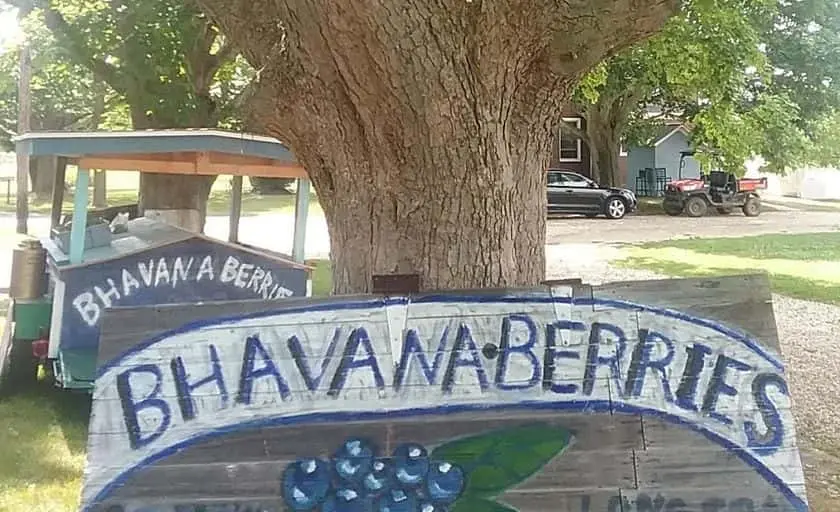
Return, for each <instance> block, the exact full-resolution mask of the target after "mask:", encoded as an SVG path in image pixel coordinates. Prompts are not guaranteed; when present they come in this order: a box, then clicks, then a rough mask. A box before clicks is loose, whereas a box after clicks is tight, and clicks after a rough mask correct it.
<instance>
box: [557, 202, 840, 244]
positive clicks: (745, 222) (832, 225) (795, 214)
mask: <svg viewBox="0 0 840 512" xmlns="http://www.w3.org/2000/svg"><path fill="white" fill-rule="evenodd" d="M818 231H840V210H838V211H836V212H809V211H789V212H763V213H762V214H761V215H760V216H758V217H744V216H743V215H741V214H733V215H727V216H723V215H711V216H708V217H700V218H696V219H695V218H691V217H667V216H664V215H630V216H628V217H625V218H623V219H621V220H608V219H604V218H600V217H599V218H595V219H587V218H586V217H567V218H560V219H551V220H549V221H548V223H547V227H546V243H547V244H549V245H551V244H562V243H583V242H609V243H634V242H654V241H658V240H668V239H671V238H683V237H691V236H699V237H722V236H744V235H761V234H768V233H809V232H818Z"/></svg>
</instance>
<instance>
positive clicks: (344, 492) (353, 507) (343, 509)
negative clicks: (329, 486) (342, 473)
mask: <svg viewBox="0 0 840 512" xmlns="http://www.w3.org/2000/svg"><path fill="white" fill-rule="evenodd" d="M369 510H370V501H368V499H367V498H365V497H364V496H362V495H361V494H359V492H358V491H356V490H355V489H350V488H347V487H343V488H339V489H338V490H336V491H335V494H332V495H330V496H329V497H328V498H327V500H326V501H325V502H324V506H323V507H322V508H321V512H368V511H369Z"/></svg>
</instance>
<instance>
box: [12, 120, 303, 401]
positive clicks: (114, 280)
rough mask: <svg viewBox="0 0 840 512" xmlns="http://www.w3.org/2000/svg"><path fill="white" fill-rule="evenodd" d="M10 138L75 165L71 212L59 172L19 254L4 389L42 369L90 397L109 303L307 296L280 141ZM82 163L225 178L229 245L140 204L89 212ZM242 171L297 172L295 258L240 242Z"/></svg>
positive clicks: (202, 135) (216, 134)
mask: <svg viewBox="0 0 840 512" xmlns="http://www.w3.org/2000/svg"><path fill="white" fill-rule="evenodd" d="M15 142H16V146H17V147H16V149H17V151H18V153H19V154H25V155H27V156H29V157H37V156H59V157H63V158H67V159H68V161H69V163H71V164H75V165H76V166H77V167H78V169H79V172H78V175H77V179H76V184H75V190H74V194H73V207H72V211H71V212H70V214H69V215H67V214H65V213H64V212H63V211H62V204H63V202H64V190H65V176H64V173H59V174H58V175H57V176H56V180H55V183H54V188H53V198H52V209H51V213H50V216H51V221H50V227H51V232H50V235H49V236H47V237H45V238H43V239H41V240H35V239H32V240H29V241H27V244H28V245H27V246H26V247H25V248H23V249H21V250H20V251H16V254H15V264H13V267H15V268H13V269H12V286H11V306H10V308H9V312H8V314H7V321H6V328H5V330H4V336H3V337H2V341H0V388H2V387H5V386H6V384H8V383H9V382H10V381H13V382H16V381H18V380H20V381H23V382H24V383H28V382H30V381H31V380H33V379H34V378H35V377H36V375H38V374H41V375H42V378H44V379H46V380H47V381H52V383H53V384H55V385H56V386H58V387H60V388H62V389H68V390H83V391H88V392H89V391H90V390H91V389H92V387H93V383H94V380H95V370H96V358H97V351H98V343H99V329H100V325H101V319H102V314H103V312H104V311H105V310H106V309H108V308H111V307H122V306H140V305H143V306H150V307H153V306H156V305H160V304H167V303H173V302H175V303H200V302H209V301H213V300H252V299H262V300H265V299H271V300H274V299H278V298H286V297H303V296H305V295H306V294H307V293H308V292H307V290H308V288H309V286H308V280H309V274H310V272H311V270H312V267H310V266H308V265H306V264H305V263H304V244H305V240H306V221H307V213H308V209H309V197H310V187H309V180H308V178H307V175H306V173H305V171H304V170H303V169H302V168H301V167H300V166H299V165H298V164H297V162H296V161H295V159H294V156H293V155H292V154H291V152H290V151H289V150H288V149H287V148H286V147H285V146H284V145H283V144H282V143H281V142H280V141H278V140H276V139H272V138H268V137H260V136H255V135H250V134H242V133H229V132H221V131H216V130H149V131H127V132H93V133H88V132H46V133H43V132H36V133H28V134H24V135H22V136H20V137H18V138H17V139H16V141H15ZM89 169H109V170H131V171H140V172H141V173H147V172H154V173H166V174H193V175H219V174H224V175H233V176H234V180H233V190H232V198H231V210H230V232H229V236H228V240H227V242H224V241H221V240H216V239H213V238H210V237H206V236H204V235H202V234H199V233H194V232H191V231H188V230H185V229H181V228H178V227H176V226H175V225H172V224H170V223H168V222H166V220H167V216H168V215H169V214H170V213H171V212H167V211H157V212H139V209H138V205H137V204H129V205H119V206H116V207H109V208H105V209H101V210H89V209H88V204H89V199H90V198H89V179H90V178H89V172H88V170H89ZM243 176H261V177H278V178H295V179H297V197H296V201H295V230H294V234H293V235H292V236H293V250H292V254H291V255H285V254H279V253H276V252H272V251H268V250H265V249H260V248H256V247H252V246H250V245H245V244H242V243H240V242H239V234H238V233H239V221H240V216H241V212H242V181H243V180H242V178H243ZM119 213H123V214H127V216H128V217H129V219H130V220H128V223H127V225H126V229H125V230H124V232H122V231H117V230H113V232H112V230H111V228H110V225H109V222H110V221H111V220H113V219H114V217H115V216H117V214H119ZM141 213H142V215H141ZM196 213H197V212H196ZM270 235H271V236H284V234H281V233H271V234H270ZM18 256H19V257H18ZM16 265H17V266H16ZM44 373H46V375H43V374H44Z"/></svg>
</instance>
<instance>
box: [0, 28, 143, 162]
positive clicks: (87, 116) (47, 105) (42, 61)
mask: <svg viewBox="0 0 840 512" xmlns="http://www.w3.org/2000/svg"><path fill="white" fill-rule="evenodd" d="M24 24H25V32H26V34H27V37H28V38H29V40H30V47H31V55H32V81H31V87H30V88H31V94H32V97H33V99H32V119H31V122H32V128H33V129H34V130H73V129H93V128H94V127H93V126H91V121H92V120H91V116H92V115H93V112H94V108H95V106H96V105H97V102H99V101H101V102H102V103H103V106H104V108H103V119H102V125H103V126H104V127H109V128H125V127H127V126H129V119H128V116H127V110H126V109H125V108H124V107H125V104H124V103H123V101H122V98H120V97H119V95H117V94H116V93H115V92H114V91H113V89H111V88H110V87H108V86H107V85H106V84H104V83H102V82H98V81H97V80H96V79H95V77H94V76H93V74H92V73H91V72H90V71H89V70H88V69H87V68H86V67H84V66H82V65H79V64H77V63H75V62H74V61H73V60H72V59H71V58H70V55H69V54H68V52H67V51H66V48H64V47H63V46H62V45H60V44H59V43H58V41H57V40H56V38H55V37H54V36H53V35H52V33H51V32H50V31H49V29H47V27H46V26H45V25H44V23H43V21H42V19H41V18H39V17H38V16H30V17H28V18H26V19H25V20H24ZM18 71H19V70H18V53H17V51H16V48H11V47H10V48H5V49H0V148H2V149H3V150H7V151H11V150H12V149H13V145H12V143H11V138H12V137H13V136H14V135H16V134H17V115H18V101H17V100H18V90H17V80H18Z"/></svg>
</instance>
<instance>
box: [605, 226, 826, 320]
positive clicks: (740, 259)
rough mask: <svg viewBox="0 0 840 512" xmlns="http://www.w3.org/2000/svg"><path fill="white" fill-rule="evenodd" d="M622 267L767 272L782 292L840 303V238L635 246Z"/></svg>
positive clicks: (688, 272) (683, 272)
mask: <svg viewBox="0 0 840 512" xmlns="http://www.w3.org/2000/svg"><path fill="white" fill-rule="evenodd" d="M617 264H618V265H620V266H624V267H629V268H642V269H647V270H651V271H654V272H658V273H661V274H666V275H671V276H713V275H724V274H742V273H752V272H762V271H763V272H767V273H768V274H769V276H770V279H771V283H772V286H773V290H774V291H775V292H777V293H781V294H783V295H789V296H791V297H796V298H800V299H806V300H815V301H820V302H827V303H832V304H840V233H807V234H796V235H762V236H751V237H743V238H706V239H699V238H697V239H686V240H675V241H670V242H657V243H648V244H641V245H638V246H635V247H631V248H630V249H629V250H628V251H627V257H626V258H625V259H622V260H620V261H618V262H617Z"/></svg>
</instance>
